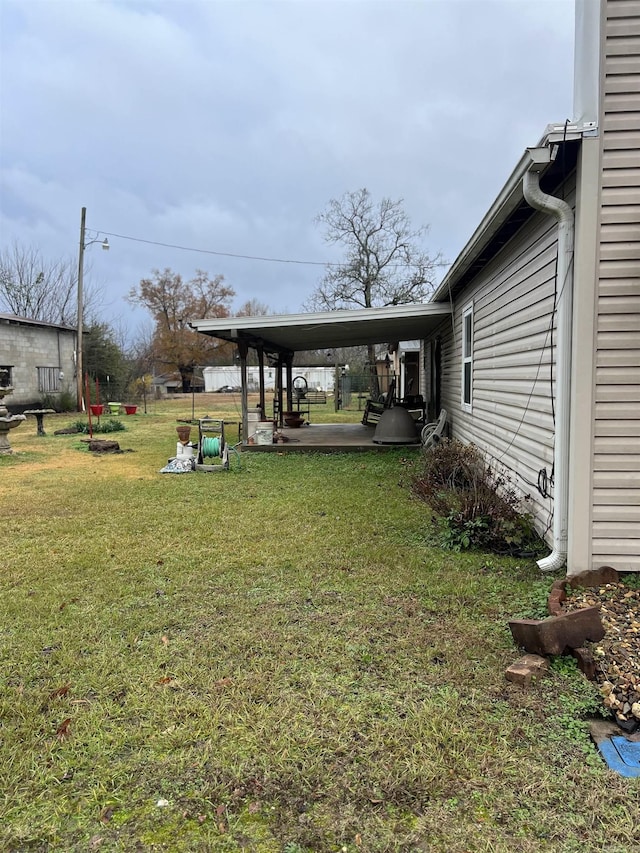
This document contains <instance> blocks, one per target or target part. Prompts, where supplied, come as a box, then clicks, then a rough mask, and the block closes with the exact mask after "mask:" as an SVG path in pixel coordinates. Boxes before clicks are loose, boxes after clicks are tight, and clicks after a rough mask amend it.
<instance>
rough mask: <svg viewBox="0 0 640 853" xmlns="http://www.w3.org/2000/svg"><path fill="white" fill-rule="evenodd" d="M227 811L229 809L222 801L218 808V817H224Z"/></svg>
mask: <svg viewBox="0 0 640 853" xmlns="http://www.w3.org/2000/svg"><path fill="white" fill-rule="evenodd" d="M226 811H227V807H226V806H225V805H224V804H222V803H221V804H220V805H219V806H218V807H217V808H216V817H224V815H225V813H226Z"/></svg>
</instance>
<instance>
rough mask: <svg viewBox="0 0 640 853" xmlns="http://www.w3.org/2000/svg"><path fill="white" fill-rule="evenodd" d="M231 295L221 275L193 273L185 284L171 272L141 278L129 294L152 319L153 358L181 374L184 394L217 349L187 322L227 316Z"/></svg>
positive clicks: (212, 341)
mask: <svg viewBox="0 0 640 853" xmlns="http://www.w3.org/2000/svg"><path fill="white" fill-rule="evenodd" d="M234 295H235V294H234V291H233V289H232V288H230V287H227V286H226V285H225V284H224V277H223V276H221V275H217V276H215V277H214V278H210V277H209V274H208V273H206V272H204V271H203V270H196V274H195V276H194V278H192V279H191V280H190V281H188V282H185V281H183V279H182V276H181V275H180V274H179V273H174V272H173V270H170V269H165V270H163V271H162V272H161V271H160V270H153V278H143V279H142V280H141V282H140V284H139V286H138V287H134V288H132V289H131V291H130V292H129V296H128V297H127V299H128V301H129V302H130V303H132V304H134V305H142V306H144V307H145V308H146V309H147V310H148V311H149V313H150V314H151V316H152V317H153V320H154V323H155V329H154V333H153V352H154V356H155V358H156V359H157V360H158V361H159V362H160V363H162V364H164V365H165V366H166V367H168V368H170V369H173V370H177V371H178V372H179V373H180V376H181V378H182V389H183V391H185V392H186V391H188V390H189V388H190V385H191V379H192V375H193V369H194V367H195V366H196V365H199V364H206V363H208V361H209V359H211V357H212V355H213V354H214V353H215V351H216V349H217V346H218V344H217V342H216V341H214V340H213V339H212V338H208V337H207V336H206V335H202V334H200V333H199V332H195V331H194V330H193V329H192V328H191V327H190V326H189V320H194V319H201V318H204V317H227V316H228V315H229V303H230V301H231V298H232V297H233V296H234Z"/></svg>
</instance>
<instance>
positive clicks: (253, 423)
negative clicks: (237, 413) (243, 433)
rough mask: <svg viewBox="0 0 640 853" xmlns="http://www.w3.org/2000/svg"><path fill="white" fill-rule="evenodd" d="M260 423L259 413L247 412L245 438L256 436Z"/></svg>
mask: <svg viewBox="0 0 640 853" xmlns="http://www.w3.org/2000/svg"><path fill="white" fill-rule="evenodd" d="M259 421H260V412H247V438H250V437H251V436H252V435H255V434H256V429H257V427H258V423H259Z"/></svg>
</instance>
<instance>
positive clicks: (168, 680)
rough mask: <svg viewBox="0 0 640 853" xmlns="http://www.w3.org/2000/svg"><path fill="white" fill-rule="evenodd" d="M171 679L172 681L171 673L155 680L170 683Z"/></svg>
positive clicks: (159, 682)
mask: <svg viewBox="0 0 640 853" xmlns="http://www.w3.org/2000/svg"><path fill="white" fill-rule="evenodd" d="M172 681H173V676H172V675H165V677H164V678H160V679H158V681H156V684H171V682H172Z"/></svg>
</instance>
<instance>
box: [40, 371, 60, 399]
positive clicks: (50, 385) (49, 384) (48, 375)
mask: <svg viewBox="0 0 640 853" xmlns="http://www.w3.org/2000/svg"><path fill="white" fill-rule="evenodd" d="M36 370H37V371H38V391H40V393H41V394H53V393H55V392H56V391H59V390H60V368H59V367H36Z"/></svg>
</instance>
